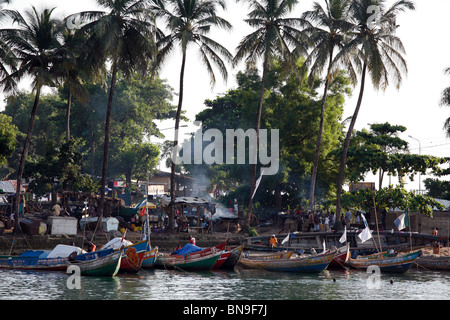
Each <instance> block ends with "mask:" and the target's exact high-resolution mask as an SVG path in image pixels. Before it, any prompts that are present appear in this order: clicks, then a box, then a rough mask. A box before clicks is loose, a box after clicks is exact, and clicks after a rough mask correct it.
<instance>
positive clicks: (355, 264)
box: [348, 250, 422, 273]
mask: <svg viewBox="0 0 450 320" xmlns="http://www.w3.org/2000/svg"><path fill="white" fill-rule="evenodd" d="M421 254H422V250H418V251H415V252H411V253H408V254H406V255H402V256H395V257H375V258H356V259H352V258H350V259H348V264H349V265H350V266H351V267H352V268H355V269H360V270H366V269H367V268H368V267H369V266H377V267H379V268H380V270H381V272H398V273H404V272H407V271H408V270H409V268H411V265H412V264H413V263H414V262H415V261H416V259H417V258H418V257H419V256H420V255H421Z"/></svg>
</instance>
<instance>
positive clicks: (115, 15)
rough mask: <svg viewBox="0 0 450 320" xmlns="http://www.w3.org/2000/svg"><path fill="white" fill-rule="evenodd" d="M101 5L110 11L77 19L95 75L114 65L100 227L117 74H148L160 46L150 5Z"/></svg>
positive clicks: (106, 1)
mask: <svg viewBox="0 0 450 320" xmlns="http://www.w3.org/2000/svg"><path fill="white" fill-rule="evenodd" d="M97 3H98V4H99V5H100V6H103V7H104V8H105V9H106V10H107V11H85V12H80V13H77V14H76V15H78V17H79V18H80V19H81V21H84V22H86V24H85V25H84V26H83V27H82V28H81V29H80V31H82V32H86V33H87V34H88V39H87V41H86V43H85V46H84V48H83V49H82V55H81V59H82V60H83V61H85V63H86V66H87V67H90V68H92V69H93V71H94V72H95V70H97V69H98V68H102V67H103V66H104V63H105V62H106V61H107V60H108V59H109V62H110V64H111V70H110V72H111V80H110V84H109V94H108V104H107V109H106V120H105V140H104V149H103V166H102V179H101V186H100V194H101V195H100V204H99V221H98V224H99V225H100V226H101V219H102V217H103V215H104V202H105V186H106V182H107V173H108V157H109V141H110V127H111V110H112V102H113V97H114V90H115V86H116V79H117V73H118V72H119V71H121V72H122V73H123V74H124V76H125V77H130V76H131V74H132V73H133V72H135V71H140V72H142V73H145V72H147V71H148V69H149V66H150V62H151V59H154V58H155V56H156V46H155V41H154V33H155V23H154V17H153V15H152V14H151V12H150V10H149V6H148V4H147V1H144V0H97ZM68 18H69V19H70V18H71V16H69V17H68Z"/></svg>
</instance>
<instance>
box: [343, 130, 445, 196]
mask: <svg viewBox="0 0 450 320" xmlns="http://www.w3.org/2000/svg"><path fill="white" fill-rule="evenodd" d="M370 128H371V130H370V131H367V130H362V131H359V132H357V133H356V135H355V138H354V141H353V143H352V145H351V146H350V148H349V151H348V159H347V164H348V167H349V169H348V170H349V172H350V180H351V181H353V182H356V181H360V180H362V179H363V178H364V176H365V174H366V173H367V172H369V171H371V172H372V173H373V174H376V173H377V171H378V173H379V188H380V189H381V188H382V184H383V177H384V174H385V173H388V174H389V175H396V176H398V179H399V183H401V184H402V183H403V182H402V178H403V176H405V175H408V176H409V177H410V178H411V179H413V177H414V175H415V174H417V173H421V174H425V173H426V172H427V171H432V172H434V173H439V172H440V171H441V169H440V166H441V165H442V164H444V163H446V162H447V160H446V159H445V158H440V157H434V156H428V155H417V154H410V153H409V152H408V143H407V142H406V141H404V140H402V139H400V138H399V137H398V134H399V133H400V132H404V131H406V127H404V126H400V125H391V124H389V123H382V124H371V125H370Z"/></svg>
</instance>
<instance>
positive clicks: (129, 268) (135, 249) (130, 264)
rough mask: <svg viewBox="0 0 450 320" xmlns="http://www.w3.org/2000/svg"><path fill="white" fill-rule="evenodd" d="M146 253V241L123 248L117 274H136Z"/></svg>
mask: <svg viewBox="0 0 450 320" xmlns="http://www.w3.org/2000/svg"><path fill="white" fill-rule="evenodd" d="M146 252H147V240H144V241H141V242H137V243H135V244H132V245H129V246H126V247H124V254H123V255H122V261H121V262H120V270H119V272H127V273H136V272H138V271H139V269H141V266H142V262H143V261H144V255H145V253H146Z"/></svg>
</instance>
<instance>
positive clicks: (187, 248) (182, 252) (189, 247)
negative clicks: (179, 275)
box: [172, 243, 203, 257]
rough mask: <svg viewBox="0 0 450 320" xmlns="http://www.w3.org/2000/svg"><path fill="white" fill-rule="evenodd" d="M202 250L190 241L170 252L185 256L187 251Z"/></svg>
mask: <svg viewBox="0 0 450 320" xmlns="http://www.w3.org/2000/svg"><path fill="white" fill-rule="evenodd" d="M202 250H203V248H200V247H197V246H194V245H193V244H191V243H188V244H186V245H185V246H184V247H183V248H181V249H178V250H175V251H174V252H172V254H176V255H181V256H184V257H186V256H187V255H188V254H189V253H192V252H197V251H202Z"/></svg>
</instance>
